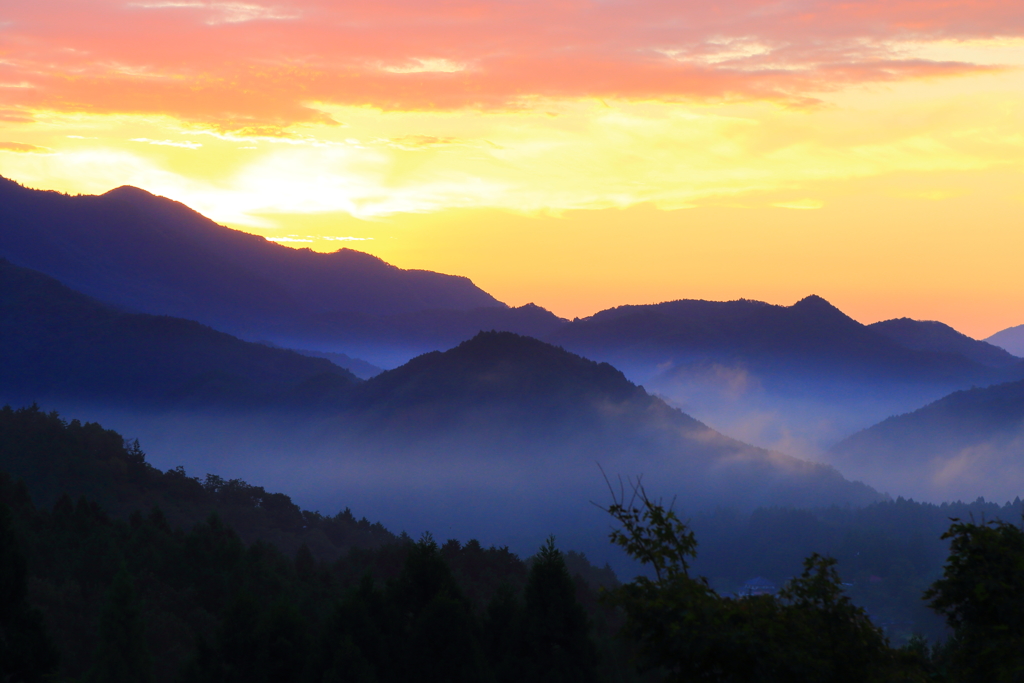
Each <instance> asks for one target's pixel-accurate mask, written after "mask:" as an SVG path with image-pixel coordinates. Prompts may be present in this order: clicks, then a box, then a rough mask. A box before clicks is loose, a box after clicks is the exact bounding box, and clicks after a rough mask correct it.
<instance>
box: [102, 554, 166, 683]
mask: <svg viewBox="0 0 1024 683" xmlns="http://www.w3.org/2000/svg"><path fill="white" fill-rule="evenodd" d="M99 636H100V642H99V645H98V646H97V648H96V654H95V657H94V660H93V666H92V668H91V669H90V670H89V673H88V674H87V675H86V677H85V678H86V681H87V683H123V682H125V681H132V683H147V682H148V681H151V680H153V664H152V660H151V659H150V655H149V647H148V646H147V644H146V639H145V633H144V629H143V621H142V610H141V609H140V608H139V604H138V600H137V599H136V597H135V587H134V586H133V584H132V578H131V575H130V574H129V573H128V568H127V567H126V566H124V565H123V564H122V565H121V569H120V570H118V572H117V574H116V575H115V576H114V582H113V584H111V587H110V592H109V594H108V596H107V604H106V605H105V606H104V608H103V613H102V615H101V616H100V628H99Z"/></svg>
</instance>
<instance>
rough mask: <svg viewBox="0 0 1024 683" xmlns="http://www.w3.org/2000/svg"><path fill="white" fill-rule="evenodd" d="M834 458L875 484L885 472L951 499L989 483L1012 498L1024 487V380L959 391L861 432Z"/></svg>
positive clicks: (845, 442) (837, 450)
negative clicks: (944, 494)
mask: <svg viewBox="0 0 1024 683" xmlns="http://www.w3.org/2000/svg"><path fill="white" fill-rule="evenodd" d="M830 453H831V456H832V457H831V458H830V460H831V461H832V462H834V463H836V464H837V465H838V466H840V467H842V468H843V470H844V471H852V472H856V473H857V474H858V476H860V477H867V478H869V479H870V478H874V479H875V480H877V479H878V477H879V472H881V473H885V474H886V475H888V476H891V477H898V478H906V479H907V480H908V481H912V482H917V483H918V484H922V483H923V484H926V485H928V486H930V487H931V488H932V490H933V491H938V492H942V491H944V490H945V491H948V492H949V493H948V494H947V496H948V497H952V496H964V495H969V494H968V493H966V492H967V491H970V490H971V487H972V486H973V485H974V482H975V481H976V480H981V479H987V480H990V481H994V482H996V485H995V488H996V489H997V490H998V491H999V495H1003V496H1005V497H1007V500H1011V499H1012V498H1013V496H1016V495H1019V492H1020V491H1021V490H1024V466H1022V465H1024V458H1022V456H1024V381H1017V382H1007V383H1005V384H997V385H994V386H989V387H982V388H978V387H974V388H971V389H967V390H962V391H956V392H954V393H952V394H949V395H948V396H945V397H943V398H941V399H939V400H937V401H934V402H932V403H930V404H928V405H926V406H924V407H922V408H919V409H917V410H914V411H913V412H909V413H906V414H902V415H894V416H892V417H889V418H887V419H885V420H883V421H881V422H879V423H878V424H875V425H873V426H871V427H869V428H867V429H864V430H862V431H860V432H857V433H856V434H853V435H851V436H849V437H848V438H846V439H844V440H843V441H841V442H839V443H838V444H836V445H835V446H834V447H833V448H832V449H831V452H830ZM872 471H874V476H873V477H872ZM989 487H990V490H991V488H992V487H993V485H992V484H991V483H990V484H989Z"/></svg>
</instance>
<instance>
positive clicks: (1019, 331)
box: [985, 325, 1024, 356]
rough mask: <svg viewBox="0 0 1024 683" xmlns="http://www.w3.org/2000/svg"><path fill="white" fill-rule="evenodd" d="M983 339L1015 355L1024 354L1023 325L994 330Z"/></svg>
mask: <svg viewBox="0 0 1024 683" xmlns="http://www.w3.org/2000/svg"><path fill="white" fill-rule="evenodd" d="M985 341H987V342H988V343H989V344H994V345H995V346H998V347H1000V348H1003V349H1006V350H1007V351H1009V352H1010V353H1012V354H1013V355H1015V356H1024V325H1017V326H1016V327H1008V328H1006V329H1005V330H1002V331H1000V332H996V333H995V334H993V335H992V336H991V337H989V338H988V339H986V340H985Z"/></svg>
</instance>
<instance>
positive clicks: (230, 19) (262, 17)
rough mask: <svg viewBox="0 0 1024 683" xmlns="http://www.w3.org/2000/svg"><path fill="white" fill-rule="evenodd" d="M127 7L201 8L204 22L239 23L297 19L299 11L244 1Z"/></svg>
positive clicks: (160, 0)
mask: <svg viewBox="0 0 1024 683" xmlns="http://www.w3.org/2000/svg"><path fill="white" fill-rule="evenodd" d="M128 7H132V8H139V9H193V10H202V11H203V13H204V15H205V19H204V23H206V24H208V25H211V26H216V25H217V24H240V23H243V22H247V21H268V20H269V21H272V20H283V19H298V18H299V17H300V16H301V14H300V13H299V12H295V11H291V10H285V9H280V8H276V7H266V6H264V5H256V4H252V3H246V2H193V1H189V0H180V1H179V0H154V1H153V2H131V3H128Z"/></svg>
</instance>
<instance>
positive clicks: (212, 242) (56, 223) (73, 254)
mask: <svg viewBox="0 0 1024 683" xmlns="http://www.w3.org/2000/svg"><path fill="white" fill-rule="evenodd" d="M0 256H3V257H6V258H7V259H8V260H10V261H12V262H14V263H16V264H18V265H22V266H25V267H28V268H33V269H35V270H39V271H42V272H44V273H47V274H48V275H51V276H53V277H55V278H57V279H58V280H60V281H62V282H64V283H65V284H67V285H68V286H70V287H72V288H73V289H76V290H78V291H81V292H83V293H85V294H88V295H90V296H93V297H95V298H97V299H100V300H101V301H105V302H108V303H112V304H116V305H119V306H123V307H126V308H129V309H132V310H137V311H142V312H147V313H156V314H163V315H175V316H180V317H186V318H189V319H193V320H199V321H200V322H203V323H206V324H210V325H213V326H215V327H218V328H219V329H225V330H229V331H235V332H246V333H250V332H251V333H252V334H257V332H258V330H260V329H264V328H266V327H267V326H269V325H270V324H271V323H274V322H276V323H279V324H282V323H285V322H287V321H290V320H294V319H296V318H300V317H302V316H304V315H311V314H321V313H330V312H335V311H346V312H358V313H364V314H370V315H393V314H399V313H408V312H412V311H422V310H433V309H455V310H469V309H473V308H480V307H488V306H491V307H499V308H500V307H502V306H503V304H501V302H499V301H497V300H496V299H494V298H493V297H492V296H490V295H489V294H487V293H486V292H484V291H482V290H480V289H479V288H477V287H475V286H474V285H473V283H472V282H470V281H469V280H468V279H467V278H464V277H455V276H450V275H441V274H438V273H432V272H428V271H421V270H402V269H400V268H396V267H394V266H391V265H388V264H387V263H385V262H383V261H381V260H380V259H378V258H376V257H373V256H370V255H368V254H363V253H360V252H356V251H352V250H349V249H342V250H339V251H338V252H335V253H332V254H320V253H316V252H313V251H310V250H305V249H290V248H288V247H284V246H281V245H278V244H275V243H273V242H269V241H267V240H265V239H264V238H262V237H258V236H255V235H249V234H246V233H243V232H239V231H237V230H231V229H229V228H225V227H223V226H220V225H217V224H216V223H214V222H213V221H211V220H209V219H207V218H205V217H204V216H202V215H200V214H198V213H196V212H195V211H192V210H191V209H189V208H188V207H186V206H184V205H182V204H180V203H178V202H174V201H171V200H169V199H166V198H163V197H156V196H153V195H151V194H149V193H148V192H145V191H143V190H139V189H137V188H133V187H120V188H117V189H116V190H111V191H110V192H108V193H106V194H104V195H101V196H76V197H71V196H66V195H62V194H59V193H56V192H42V191H37V190H30V189H27V188H24V187H21V186H19V185H18V184H16V183H14V182H12V181H9V180H5V179H0Z"/></svg>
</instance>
